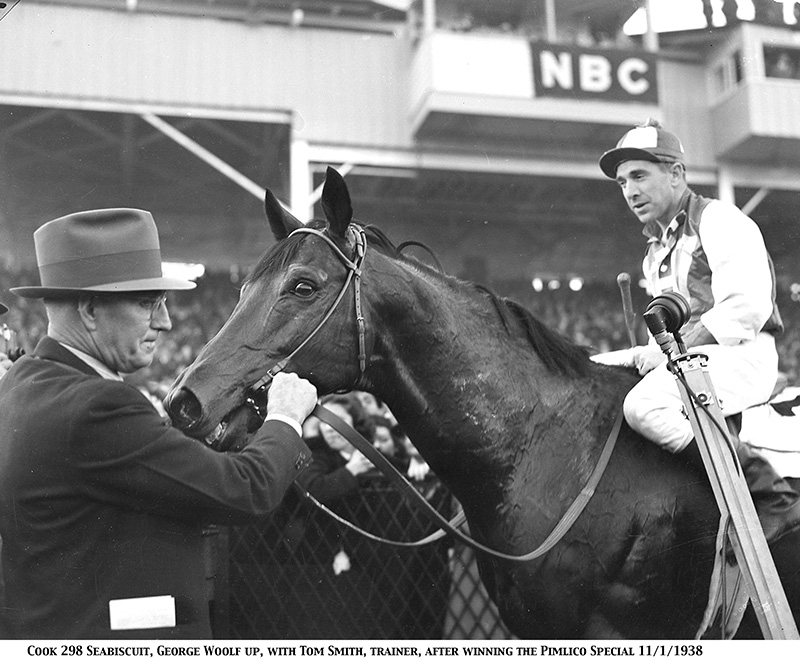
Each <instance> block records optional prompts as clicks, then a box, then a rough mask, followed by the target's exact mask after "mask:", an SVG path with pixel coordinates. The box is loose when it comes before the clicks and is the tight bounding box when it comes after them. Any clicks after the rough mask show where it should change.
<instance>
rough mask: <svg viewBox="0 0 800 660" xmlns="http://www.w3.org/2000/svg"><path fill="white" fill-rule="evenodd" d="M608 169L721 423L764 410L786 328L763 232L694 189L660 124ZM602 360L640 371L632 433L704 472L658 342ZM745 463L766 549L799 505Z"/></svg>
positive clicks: (629, 406)
mask: <svg viewBox="0 0 800 660" xmlns="http://www.w3.org/2000/svg"><path fill="white" fill-rule="evenodd" d="M600 168H601V170H602V171H603V173H604V174H605V175H606V176H608V177H609V178H611V179H615V180H616V182H617V183H618V184H619V186H620V188H621V190H622V194H623V196H624V198H625V201H626V202H627V204H628V207H629V208H630V209H631V211H632V212H633V214H634V215H635V216H636V218H638V220H639V222H640V224H641V226H642V233H643V234H644V236H645V238H646V239H647V248H646V252H645V257H644V262H643V265H642V267H643V271H644V280H645V282H646V283H647V287H648V293H649V294H650V295H652V296H658V295H662V294H664V293H666V292H676V293H678V294H680V295H681V296H683V297H684V298H685V299H686V300H687V301H688V303H689V306H690V308H691V317H690V318H689V320H688V322H687V323H686V325H685V326H684V327H683V328H682V330H681V335H682V338H683V340H684V341H685V343H686V346H687V348H688V349H696V351H697V352H700V353H704V354H706V355H707V356H708V372H709V375H710V378H711V380H712V383H713V385H714V388H715V391H716V394H717V396H718V398H719V400H720V402H721V406H722V410H723V413H724V414H725V415H728V416H730V415H735V414H737V413H741V412H742V411H743V410H745V409H747V408H749V407H751V406H754V405H758V404H761V403H764V402H766V401H767V400H768V399H769V397H770V395H771V393H772V391H773V388H774V387H775V383H776V382H777V379H778V353H777V350H776V348H775V336H776V335H777V334H779V333H780V332H781V331H782V329H783V323H782V321H781V317H780V314H779V312H778V307H777V305H776V303H775V274H774V270H773V267H772V261H771V259H770V256H769V254H768V253H767V249H766V247H765V246H764V240H763V238H762V236H761V232H760V231H759V228H758V226H757V225H756V223H755V222H753V221H752V220H751V219H750V218H749V217H747V216H746V215H745V214H744V213H742V212H741V211H740V210H739V209H738V208H736V206H734V205H733V204H730V203H728V202H723V201H720V200H716V199H710V198H706V197H701V196H700V195H698V194H696V193H695V192H693V191H692V190H691V189H690V188H689V186H688V184H687V181H686V168H685V164H684V149H683V145H682V144H681V142H680V140H679V139H678V138H677V137H676V136H675V135H673V134H672V133H669V132H668V131H665V130H664V129H663V128H662V127H661V126H660V125H659V124H658V122H654V121H652V120H650V121H648V122H647V123H645V124H644V125H642V126H637V127H635V128H633V129H631V130H630V131H628V132H627V133H626V134H625V135H624V136H623V137H622V139H621V140H620V141H619V142H618V143H617V146H616V147H615V148H614V149H611V150H610V151H607V152H606V153H604V154H603V156H602V157H601V158H600ZM595 360H596V361H599V362H605V363H610V364H623V365H626V366H629V367H636V368H637V369H638V370H639V373H640V374H641V375H642V376H643V377H642V379H641V381H639V383H638V384H636V385H635V386H634V387H633V389H631V391H630V392H629V393H628V395H627V397H626V398H625V403H624V413H625V419H626V420H627V421H628V424H629V425H630V426H631V427H632V428H633V429H635V430H636V431H638V432H639V433H641V434H642V435H643V436H644V437H646V438H647V439H648V440H651V441H653V442H655V443H657V444H658V445H659V446H661V447H663V448H664V449H666V450H668V451H671V452H674V453H679V452H680V453H681V455H683V456H685V457H686V458H687V459H688V460H690V461H691V462H692V463H693V464H696V465H698V466H702V460H701V459H700V454H699V450H698V449H697V445H696V443H695V442H693V439H694V434H693V431H692V427H691V424H690V422H689V421H688V419H687V418H686V416H685V415H684V413H683V401H682V398H681V395H680V391H679V389H678V386H677V383H676V382H675V378H674V376H673V374H672V373H671V371H670V370H669V369H668V368H667V366H666V357H665V355H664V353H663V352H662V351H661V349H660V348H659V347H658V345H657V344H656V342H655V341H654V340H653V339H652V337H651V341H650V343H649V344H648V345H647V346H637V347H635V348H632V349H629V350H625V351H618V352H615V353H609V354H605V355H601V356H596V357H595ZM737 453H738V455H739V460H740V462H741V464H742V468H743V472H744V476H745V479H746V481H747V485H748V487H749V489H750V493H751V495H752V496H753V501H754V503H755V505H756V510H757V512H758V514H759V517H760V520H761V524H762V527H763V529H764V534H765V536H766V537H767V540H768V541H772V540H775V539H777V538H778V537H779V536H781V535H783V534H784V533H785V532H787V531H789V530H791V529H793V528H794V527H796V526H797V525H799V524H800V503H799V502H798V499H800V495H798V493H797V492H796V491H794V490H793V489H792V488H791V487H790V486H789V484H788V483H787V482H786V481H784V480H783V479H781V478H780V477H779V476H778V475H777V474H776V473H775V471H774V470H773V469H772V467H771V466H770V464H769V463H768V462H767V461H765V460H764V459H763V458H762V457H761V456H760V455H758V454H756V453H755V452H754V451H753V450H751V449H750V448H749V447H748V446H747V445H746V444H745V443H738V450H737ZM702 469H703V471H704V472H705V468H702Z"/></svg>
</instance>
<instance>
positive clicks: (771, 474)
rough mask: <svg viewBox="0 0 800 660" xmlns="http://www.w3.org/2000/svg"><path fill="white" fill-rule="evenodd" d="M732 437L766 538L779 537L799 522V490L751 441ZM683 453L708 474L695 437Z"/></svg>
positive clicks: (775, 539)
mask: <svg viewBox="0 0 800 660" xmlns="http://www.w3.org/2000/svg"><path fill="white" fill-rule="evenodd" d="M732 439H733V441H734V442H735V443H736V455H737V456H738V457H739V463H740V464H741V466H742V474H743V475H744V480H745V482H746V483H747V489H748V490H749V491H750V496H751V497H752V498H753V504H754V505H755V509H756V513H757V514H758V519H759V521H760V522H761V529H762V530H763V532H764V538H766V540H767V543H772V542H773V541H777V540H778V539H779V538H780V537H782V536H783V535H784V534H786V533H787V532H790V531H792V530H793V529H795V528H796V527H798V526H800V493H798V492H797V491H796V490H795V489H794V488H792V486H791V485H790V484H789V482H788V481H786V479H784V478H783V477H781V476H779V475H778V473H777V472H775V470H774V469H773V467H772V465H770V464H769V462H768V461H767V460H766V459H765V458H763V457H762V456H761V455H760V454H758V453H757V452H755V451H754V450H753V449H752V448H751V447H750V445H748V444H747V443H745V442H741V441H740V440H739V439H738V438H737V437H736V436H732ZM680 455H681V456H683V457H684V458H685V459H686V460H687V462H688V463H689V464H691V465H692V466H694V467H696V468H698V469H700V470H702V471H703V473H704V474H705V465H704V463H703V458H702V456H701V455H700V449H699V447H698V446H697V443H696V442H695V441H694V440H693V441H692V442H690V443H689V444H688V445H687V446H686V449H684V450H683V451H681V453H680Z"/></svg>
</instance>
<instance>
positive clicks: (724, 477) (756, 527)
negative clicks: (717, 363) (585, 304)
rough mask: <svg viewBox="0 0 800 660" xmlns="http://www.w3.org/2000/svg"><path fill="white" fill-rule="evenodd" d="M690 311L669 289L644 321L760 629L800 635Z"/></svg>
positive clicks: (779, 635) (768, 634) (768, 635)
mask: <svg viewBox="0 0 800 660" xmlns="http://www.w3.org/2000/svg"><path fill="white" fill-rule="evenodd" d="M690 315H691V312H690V310H689V305H688V303H687V302H686V300H685V299H684V298H683V297H682V296H680V295H679V294H676V293H674V292H670V293H667V294H665V295H663V296H658V297H657V298H654V299H653V300H652V301H651V303H650V304H649V305H648V307H647V311H646V312H645V313H644V320H645V323H646V324H647V327H648V329H649V330H650V332H651V333H652V335H653V337H654V338H655V340H656V341H657V342H658V344H659V346H660V347H661V350H662V351H663V352H664V354H665V355H666V356H667V359H668V366H669V369H670V371H671V372H672V373H673V374H674V376H675V379H676V380H677V382H678V388H679V389H680V392H681V397H682V399H683V403H684V406H685V411H686V413H687V417H688V418H689V421H690V422H691V424H692V430H693V431H694V437H695V441H696V442H697V446H698V448H699V450H700V455H701V456H702V458H703V465H704V466H705V468H706V472H707V473H708V477H709V480H710V482H711V488H712V490H713V491H714V497H715V498H716V500H717V505H718V506H719V509H720V512H721V514H722V515H725V513H726V512H727V514H728V515H729V516H730V522H731V527H730V529H729V531H728V537H729V539H730V541H731V545H732V547H733V551H734V554H735V556H736V561H737V563H738V566H739V570H740V571H741V573H742V577H743V578H744V582H745V586H746V588H747V591H748V594H749V597H750V600H751V602H752V604H753V609H754V610H755V613H756V617H757V618H758V622H759V625H760V627H761V632H762V633H763V635H764V638H765V639H800V635H799V634H798V631H797V626H796V624H795V621H794V618H793V617H792V612H791V610H790V609H789V604H788V601H787V599H786V594H785V592H784V590H783V585H782V584H781V581H780V577H779V576H778V571H777V569H776V568H775V563H774V561H773V559H772V554H771V553H770V550H769V546H768V545H767V541H766V539H765V538H764V534H763V532H762V530H761V523H760V522H759V519H758V514H757V513H756V510H755V506H754V505H753V500H752V498H751V497H750V492H749V490H748V489H747V484H746V483H745V481H744V479H743V476H742V471H741V466H740V464H739V459H738V458H737V456H736V452H735V448H734V447H733V446H732V445H731V443H730V442H729V440H728V438H727V437H726V431H725V429H726V428H727V426H726V423H725V420H724V418H723V415H722V411H721V409H720V406H719V402H718V400H717V396H716V393H715V392H714V387H713V385H712V383H711V379H710V378H709V375H708V371H707V369H706V367H707V363H708V356H707V355H704V354H702V353H687V352H686V346H685V345H684V343H683V340H682V339H681V337H680V334H679V333H678V329H679V328H680V327H682V326H683V325H684V323H685V322H686V320H688V318H689V316H690Z"/></svg>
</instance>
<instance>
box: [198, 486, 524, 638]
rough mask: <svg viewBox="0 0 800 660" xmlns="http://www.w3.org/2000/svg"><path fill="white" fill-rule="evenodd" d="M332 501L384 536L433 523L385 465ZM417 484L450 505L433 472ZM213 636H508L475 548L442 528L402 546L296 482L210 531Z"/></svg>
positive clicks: (409, 533) (445, 509)
mask: <svg viewBox="0 0 800 660" xmlns="http://www.w3.org/2000/svg"><path fill="white" fill-rule="evenodd" d="M360 481H361V488H360V489H359V490H358V491H356V492H353V493H351V494H350V495H348V496H346V497H344V498H341V499H340V500H339V501H337V502H336V503H335V504H332V505H331V506H330V508H331V509H332V510H334V511H335V512H336V513H337V514H339V515H340V516H342V517H343V518H345V519H347V520H349V521H351V522H352V523H354V524H355V525H357V526H358V527H360V528H362V529H364V530H366V531H368V532H370V533H371V534H374V535H376V536H380V537H382V538H389V539H394V540H401V541H412V540H418V539H420V538H423V537H425V536H426V535H428V534H429V533H430V532H431V531H433V530H432V528H431V524H430V523H429V522H428V521H427V519H426V518H425V517H424V516H423V515H422V514H421V513H420V512H419V510H418V509H417V508H416V507H415V505H413V504H411V503H410V502H409V501H407V500H406V499H404V498H403V496H402V494H401V493H399V492H398V491H397V490H395V489H393V488H392V487H391V485H389V484H387V482H386V481H385V479H384V478H383V477H382V476H380V475H367V476H366V477H365V478H361V479H360ZM415 487H416V488H417V489H418V490H419V491H420V492H421V493H422V494H423V495H424V496H425V498H426V499H427V500H428V501H429V502H430V503H431V504H432V505H433V506H434V507H436V509H437V510H438V511H439V512H440V513H441V514H442V515H444V516H447V517H451V516H452V512H453V508H454V505H456V506H457V503H455V502H454V500H453V498H452V497H451V495H450V493H449V491H448V490H447V489H446V488H445V487H444V486H443V485H442V484H441V482H439V481H438V480H437V479H435V478H430V479H426V480H425V481H423V482H420V483H418V484H415ZM208 535H209V537H208V538H209V541H210V543H209V560H208V567H209V575H210V585H211V587H212V593H211V598H212V600H211V607H212V610H211V611H212V619H213V626H214V632H215V636H216V637H218V638H225V639H508V638H509V637H510V635H509V633H508V632H507V631H506V630H505V628H504V627H503V625H502V623H501V622H500V620H499V619H498V617H497V611H496V609H495V607H494V605H493V604H492V603H491V602H490V601H489V599H488V597H487V595H486V592H485V591H484V589H483V586H482V585H481V583H480V580H479V578H478V572H477V568H476V565H475V562H474V556H473V553H472V551H471V550H469V549H468V548H464V547H463V546H461V544H455V545H454V544H453V542H452V541H451V540H450V539H449V538H444V539H441V540H438V541H435V542H433V543H430V544H428V545H425V546H420V547H414V548H406V547H396V546H391V545H387V544H384V543H380V542H378V541H375V540H371V539H368V538H366V537H364V536H362V535H360V534H358V533H357V532H355V531H354V530H351V529H349V528H348V527H347V526H345V525H343V524H342V523H341V522H338V521H336V520H334V519H333V518H331V517H330V516H329V515H328V514H326V513H325V512H324V511H322V510H321V509H319V508H317V507H316V506H314V505H313V503H311V502H310V501H309V500H308V499H306V498H304V497H303V496H302V495H301V494H300V492H299V490H298V491H295V490H291V491H290V492H289V493H288V494H287V497H286V498H285V500H284V502H283V504H282V505H281V507H280V508H279V509H278V510H277V511H276V512H275V514H274V515H273V516H272V517H270V518H269V519H268V520H265V521H263V522H261V523H259V524H254V525H250V526H246V527H232V528H222V529H211V530H208Z"/></svg>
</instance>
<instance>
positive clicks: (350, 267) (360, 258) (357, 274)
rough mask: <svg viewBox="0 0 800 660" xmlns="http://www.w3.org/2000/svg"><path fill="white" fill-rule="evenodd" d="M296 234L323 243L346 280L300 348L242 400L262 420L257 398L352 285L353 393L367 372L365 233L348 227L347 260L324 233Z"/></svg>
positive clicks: (263, 413) (307, 230)
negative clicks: (350, 240) (350, 241)
mask: <svg viewBox="0 0 800 660" xmlns="http://www.w3.org/2000/svg"><path fill="white" fill-rule="evenodd" d="M295 234H313V235H314V236H317V237H319V238H321V239H322V240H323V241H325V242H326V243H327V244H328V245H330V247H331V249H332V250H333V252H334V253H335V254H336V256H337V257H339V260H340V261H341V262H342V263H343V264H344V265H345V267H346V268H347V278H346V279H345V281H344V284H343V285H342V288H341V290H340V291H339V295H338V296H336V300H334V301H333V304H332V305H331V306H330V308H329V309H328V311H327V312H325V315H324V316H323V317H322V319H320V322H319V323H318V324H317V325H316V327H315V328H314V329H313V330H312V331H311V332H310V333H309V335H308V336H307V337H306V338H305V339H304V340H303V341H302V342H300V344H299V345H298V346H297V348H295V349H294V350H293V351H292V352H291V353H290V354H289V355H287V356H286V357H285V358H283V359H282V360H279V361H278V362H277V363H275V364H274V365H273V366H272V367H271V368H270V369H269V370H268V371H267V373H266V375H265V376H264V377H263V378H261V379H260V380H259V381H258V382H256V383H255V384H254V385H253V386H252V387H251V388H250V389H249V390H248V394H247V398H246V400H245V405H247V406H249V407H250V408H251V409H253V410H254V411H255V412H256V413H257V414H258V415H259V416H260V417H261V418H262V419H263V418H264V417H265V416H266V410H265V409H264V407H263V404H260V403H259V401H263V396H260V395H262V394H263V393H264V390H265V389H266V388H267V387H269V384H270V383H271V382H272V379H273V378H275V375H276V374H278V373H280V372H281V371H283V370H284V369H285V368H286V365H287V364H288V363H289V361H290V360H291V359H292V358H293V357H294V356H295V355H297V353H298V352H299V351H300V350H301V349H302V348H303V347H304V346H305V345H306V344H307V343H308V342H309V341H311V339H312V338H313V337H314V335H316V334H317V332H319V331H320V330H321V329H322V327H323V326H324V325H325V324H326V323H327V322H328V319H330V317H331V316H332V315H333V313H334V312H335V311H336V308H337V307H338V306H339V303H341V302H342V300H343V299H344V296H345V294H346V293H347V288H348V287H349V286H350V282H351V281H352V282H353V296H354V299H355V313H356V330H357V331H358V367H359V376H358V378H357V379H356V381H355V383H354V384H353V389H355V388H356V387H357V386H358V384H359V383H360V382H361V381H362V380H363V378H364V374H365V372H366V370H367V331H366V323H365V322H364V314H363V311H362V306H361V269H362V266H363V265H364V258H365V257H366V254H367V237H366V234H365V233H364V230H363V229H362V228H361V227H360V226H358V225H356V224H350V225H348V227H347V235H348V236H352V237H353V242H354V243H355V253H354V256H353V259H349V258H348V257H347V255H345V253H344V252H342V251H341V250H340V249H339V246H338V245H336V243H334V242H333V241H332V240H331V239H330V238H329V237H328V236H326V235H325V234H324V233H323V232H321V231H319V230H318V229H311V228H310V227H301V228H299V229H295V230H294V231H293V232H292V233H291V234H289V237H291V236H294V235H295Z"/></svg>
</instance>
